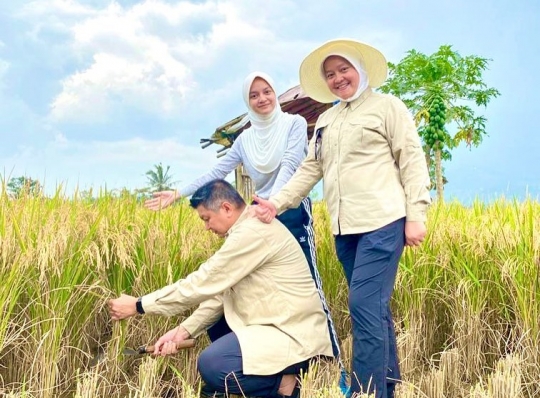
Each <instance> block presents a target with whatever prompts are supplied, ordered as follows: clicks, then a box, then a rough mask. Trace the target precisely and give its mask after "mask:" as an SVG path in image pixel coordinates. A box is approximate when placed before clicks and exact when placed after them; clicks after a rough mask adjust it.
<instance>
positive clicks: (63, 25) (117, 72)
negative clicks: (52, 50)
mask: <svg viewBox="0 0 540 398" xmlns="http://www.w3.org/2000/svg"><path fill="white" fill-rule="evenodd" d="M22 15H23V16H24V17H25V18H27V19H29V18H31V19H35V20H39V26H40V28H38V29H37V30H35V33H34V34H36V35H37V36H39V32H40V29H45V28H49V29H57V30H58V31H62V32H65V31H67V32H69V35H70V40H71V42H70V48H71V49H72V54H71V55H72V56H76V58H77V59H78V60H79V61H80V62H81V66H82V68H79V70H78V71H77V72H75V73H73V74H71V75H70V76H67V77H66V78H64V79H63V81H62V82H61V87H62V91H61V92H60V93H59V94H58V95H57V96H56V97H55V98H54V99H53V100H52V102H51V105H50V109H51V117H52V119H53V120H56V121H66V120H77V121H81V120H82V121H94V120H106V119H107V118H108V117H109V116H111V115H112V114H113V113H114V111H115V109H116V107H117V106H125V105H128V106H131V107H134V108H135V109H143V110H144V111H146V112H151V113H154V114H158V115H162V116H169V115H172V114H177V113H178V112H179V111H180V108H181V107H182V104H184V103H185V101H186V98H187V96H188V95H191V96H192V97H197V96H198V94H197V93H192V90H194V89H195V88H197V83H196V81H195V77H194V70H195V73H197V72H198V70H199V69H201V68H210V67H212V66H214V67H215V66H216V64H219V63H220V62H222V61H223V54H224V53H225V52H227V51H228V50H230V49H231V48H236V49H237V50H236V51H239V52H241V51H242V50H244V49H245V48H249V47H253V46H255V45H256V44H258V45H261V44H263V45H264V44H265V43H272V42H273V41H272V37H273V35H272V33H270V30H268V29H266V28H265V27H264V26H257V25H255V24H254V23H252V21H249V19H248V20H246V19H245V18H242V17H241V16H240V15H239V11H238V10H237V7H236V6H235V5H234V3H233V2H214V1H207V2H203V3H191V2H187V1H183V2H179V3H175V4H169V3H166V2H164V1H160V0H147V1H144V2H142V3H139V4H136V5H134V6H132V7H122V6H120V5H119V4H118V3H115V2H113V3H110V4H109V5H108V6H107V7H106V8H103V9H97V8H91V7H88V6H84V5H82V4H80V3H78V2H76V1H73V0H49V1H45V0H42V1H36V2H32V3H30V4H29V5H28V6H26V7H25V9H24V11H23V12H22ZM248 53H249V51H246V53H245V55H246V56H247V54H248ZM241 61H242V60H240V62H241ZM229 66H230V65H229ZM192 99H193V98H190V100H192Z"/></svg>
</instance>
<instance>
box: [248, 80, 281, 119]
mask: <svg viewBox="0 0 540 398" xmlns="http://www.w3.org/2000/svg"><path fill="white" fill-rule="evenodd" d="M249 106H250V108H251V109H252V110H253V111H254V112H257V113H258V114H260V115H269V114H270V113H272V111H273V110H274V108H275V106H276V93H274V90H272V87H271V86H270V84H268V82H267V81H266V80H264V79H261V78H260V77H256V78H255V79H254V80H253V83H251V88H250V89H249Z"/></svg>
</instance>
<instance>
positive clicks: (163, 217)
mask: <svg viewBox="0 0 540 398" xmlns="http://www.w3.org/2000/svg"><path fill="white" fill-rule="evenodd" d="M315 222H316V229H317V240H318V247H317V250H318V256H319V258H318V261H319V269H320V272H321V275H322V277H323V281H324V289H325V292H326V295H327V299H328V300H329V302H330V305H331V310H332V314H333V317H334V321H335V323H336V325H337V327H338V332H339V335H340V337H341V342H342V345H343V351H344V355H345V362H346V364H347V365H348V363H349V358H350V348H351V340H350V323H349V319H348V312H347V289H346V283H345V280H344V277H343V275H342V271H341V266H340V264H339V263H338V261H337V259H336V256H335V253H334V246H333V238H332V235H331V234H330V229H329V220H328V213H327V211H326V207H325V205H324V203H322V202H317V203H316V205H315ZM428 230H429V235H428V238H427V240H426V242H425V243H424V245H423V246H422V247H421V248H418V249H414V250H413V249H407V250H406V252H405V254H404V256H403V257H402V261H401V268H400V272H399V274H398V280H397V284H396V291H395V293H394V297H393V302H392V305H393V310H394V316H395V320H396V326H397V330H398V343H399V350H400V359H401V367H402V373H403V377H404V382H403V383H402V385H401V386H400V387H399V390H398V391H397V393H396V397H398V398H413V397H427V398H458V397H463V398H469V397H470V398H488V397H489V398H509V397H523V398H527V397H538V396H540V384H539V383H538V374H540V348H539V347H540V322H539V321H540V271H539V269H540V203H539V202H537V201H533V200H527V201H523V202H517V201H512V200H508V199H504V198H500V199H499V200H496V201H494V202H492V203H490V204H486V203H482V202H474V203H473V204H472V205H471V206H467V207H465V206H463V205H461V204H459V203H446V204H435V205H433V206H432V207H431V209H430V212H429V222H428ZM219 246H220V239H219V238H217V237H216V236H214V235H212V234H211V233H209V232H207V231H205V230H204V228H203V224H202V222H200V220H198V218H197V216H196V214H195V212H194V211H193V210H192V209H190V208H189V207H188V206H187V205H186V204H179V205H177V206H174V207H172V208H169V209H166V210H164V211H161V212H151V211H148V210H146V209H144V208H143V206H142V205H141V204H140V203H138V202H137V201H136V200H135V199H133V198H131V197H129V196H125V197H122V198H114V197H111V196H110V195H107V194H103V195H101V196H100V197H99V198H98V199H97V200H87V199H84V200H83V199H77V198H69V199H68V198H64V197H62V196H61V195H60V194H58V195H56V196H55V197H52V198H33V197H27V198H22V199H18V200H12V199H8V197H7V196H5V195H4V196H1V197H0V278H1V279H0V280H1V281H2V283H1V284H0V308H1V313H2V316H1V317H0V396H2V397H13V398H15V397H17V398H22V397H25V398H26V397H28V398H34V397H39V398H50V397H62V398H63V397H77V398H83V397H84V398H86V397H110V398H112V397H130V398H131V397H133V398H135V397H137V398H143V397H144V398H154V397H155V398H157V397H185V398H194V397H197V395H198V388H199V382H200V380H199V378H198V375H197V372H196V369H195V361H196V357H197V353H198V352H199V351H200V350H201V349H202V348H203V347H204V346H205V345H206V344H207V341H206V338H205V337H203V338H199V339H198V341H197V345H196V347H195V348H194V349H190V350H186V351H184V352H182V353H180V354H179V355H177V356H174V357H170V358H157V359H155V358H152V357H144V356H127V355H124V354H123V349H124V348H126V347H130V348H133V347H137V346H139V345H142V344H147V343H153V342H154V341H155V339H156V338H157V337H159V336H160V335H161V334H162V333H163V332H165V331H167V330H169V329H170V328H171V327H173V326H175V325H176V324H177V323H178V318H171V319H165V318H159V317H148V316H147V317H138V318H133V319H130V320H128V321H124V322H121V323H114V324H112V323H111V322H110V321H109V319H108V314H107V310H106V301H107V299H108V298H110V297H114V296H117V295H119V294H120V293H122V292H125V293H128V294H133V295H141V294H143V293H145V292H150V291H152V290H155V289H157V288H159V287H161V286H163V285H165V284H168V283H171V282H173V281H175V280H176V279H179V278H181V277H183V276H184V275H186V274H188V273H189V272H190V271H192V270H194V269H196V268H197V267H198V265H199V264H200V263H201V262H203V261H204V260H205V259H206V258H207V257H209V256H210V255H211V254H212V253H213V252H214V251H215V250H216V249H218V248H219ZM338 373H339V372H338V369H337V367H336V365H335V364H322V363H321V364H319V365H317V366H315V367H314V368H313V369H312V371H311V372H310V373H309V374H307V375H305V376H304V378H303V386H304V388H303V392H302V396H303V397H320V398H325V397H342V395H341V393H340V392H339V388H338V386H337V381H338Z"/></svg>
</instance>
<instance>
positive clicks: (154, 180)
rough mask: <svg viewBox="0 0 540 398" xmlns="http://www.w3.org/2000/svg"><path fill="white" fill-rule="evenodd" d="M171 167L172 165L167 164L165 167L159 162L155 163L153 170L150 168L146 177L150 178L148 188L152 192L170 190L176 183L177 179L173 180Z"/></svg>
mask: <svg viewBox="0 0 540 398" xmlns="http://www.w3.org/2000/svg"><path fill="white" fill-rule="evenodd" d="M170 168H171V166H167V168H166V169H165V168H164V167H163V165H162V164H161V162H160V163H159V164H155V165H154V169H153V170H148V171H147V172H146V177H147V180H148V188H147V190H148V191H150V192H159V191H167V190H170V189H171V187H172V185H174V184H175V183H176V181H173V180H172V178H173V177H172V175H171V174H169V170H170Z"/></svg>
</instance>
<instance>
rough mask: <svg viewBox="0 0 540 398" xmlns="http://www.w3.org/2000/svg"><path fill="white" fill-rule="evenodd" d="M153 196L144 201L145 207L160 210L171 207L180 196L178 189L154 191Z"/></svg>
mask: <svg viewBox="0 0 540 398" xmlns="http://www.w3.org/2000/svg"><path fill="white" fill-rule="evenodd" d="M153 196H154V197H153V198H152V199H148V200H147V201H145V202H144V207H146V208H147V209H150V210H160V209H164V208H166V207H169V206H170V205H172V204H173V203H174V201H175V200H176V199H178V198H180V196H181V195H180V192H178V191H161V192H154V193H153Z"/></svg>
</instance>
